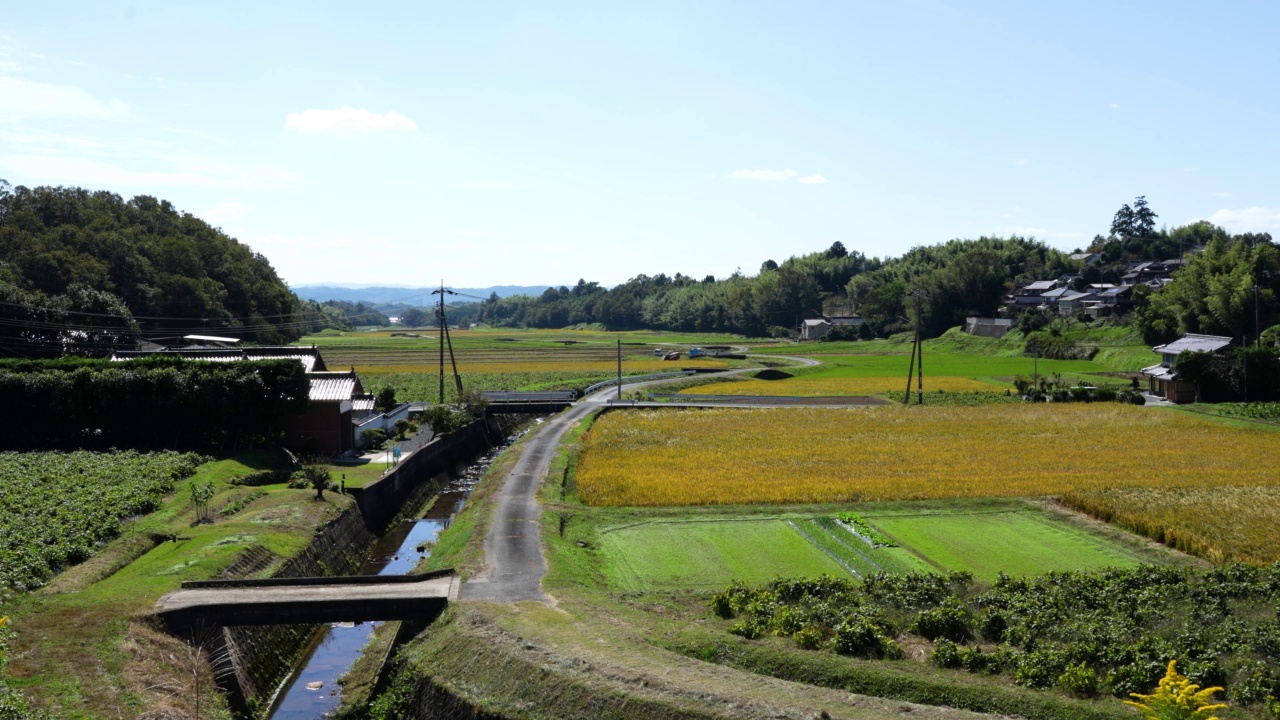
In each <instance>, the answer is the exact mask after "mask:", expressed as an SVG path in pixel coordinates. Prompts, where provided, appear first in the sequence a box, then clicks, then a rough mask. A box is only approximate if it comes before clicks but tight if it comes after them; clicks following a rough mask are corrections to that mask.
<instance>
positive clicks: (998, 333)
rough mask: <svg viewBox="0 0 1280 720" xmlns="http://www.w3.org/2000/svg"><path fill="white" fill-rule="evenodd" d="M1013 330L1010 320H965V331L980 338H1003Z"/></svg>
mask: <svg viewBox="0 0 1280 720" xmlns="http://www.w3.org/2000/svg"><path fill="white" fill-rule="evenodd" d="M1012 329H1013V320H1010V319H1008V318H984V317H968V318H965V319H964V331H965V332H966V333H968V334H969V335H977V336H979V337H993V338H1002V337H1004V336H1005V335H1006V334H1008V332H1009V331H1010V330H1012Z"/></svg>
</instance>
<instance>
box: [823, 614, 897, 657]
mask: <svg viewBox="0 0 1280 720" xmlns="http://www.w3.org/2000/svg"><path fill="white" fill-rule="evenodd" d="M883 640H888V641H889V642H893V641H892V640H889V639H888V638H883ZM895 645H896V643H895ZM831 649H833V650H835V651H836V652H837V653H840V654H841V655H853V656H854V657H867V658H872V657H884V655H885V643H883V642H882V637H881V635H880V629H879V628H878V627H876V625H875V623H873V622H871V621H870V620H868V619H867V618H866V617H862V616H859V615H854V616H852V617H850V618H848V619H846V620H845V621H844V622H842V623H840V625H839V626H837V627H836V628H835V632H834V634H833V635H832V638H831Z"/></svg>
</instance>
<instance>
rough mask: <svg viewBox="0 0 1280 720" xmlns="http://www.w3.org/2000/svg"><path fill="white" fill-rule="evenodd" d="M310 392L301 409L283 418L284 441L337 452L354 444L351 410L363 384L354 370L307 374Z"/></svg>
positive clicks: (312, 449) (307, 449) (309, 449)
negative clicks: (297, 412) (299, 412)
mask: <svg viewBox="0 0 1280 720" xmlns="http://www.w3.org/2000/svg"><path fill="white" fill-rule="evenodd" d="M307 379H308V380H310V381H311V391H310V393H309V394H308V398H309V399H310V400H311V402H310V403H308V404H307V409H306V411H305V412H303V413H301V414H298V415H291V416H289V417H286V418H285V419H284V436H285V444H286V445H288V446H289V447H290V448H294V449H297V450H301V451H303V452H315V453H320V454H323V455H339V454H341V453H344V452H346V451H348V450H351V449H353V448H355V447H356V426H355V422H354V420H353V416H352V412H353V411H354V409H355V397H356V396H357V395H362V394H364V387H363V386H362V385H361V384H360V378H359V376H357V375H356V371H355V370H349V371H346V372H313V373H308V374H307Z"/></svg>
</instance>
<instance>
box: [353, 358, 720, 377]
mask: <svg viewBox="0 0 1280 720" xmlns="http://www.w3.org/2000/svg"><path fill="white" fill-rule="evenodd" d="M689 366H694V367H728V366H729V363H728V362H726V361H724V360H698V361H695V362H665V361H663V360H636V359H634V358H624V359H623V361H622V372H623V374H630V375H636V374H642V373H660V372H671V371H674V370H679V369H681V368H683V367H689ZM617 370H618V363H617V361H616V360H588V361H583V360H565V361H563V362H557V361H555V360H540V361H528V362H525V361H520V362H493V363H465V362H460V363H458V374H459V375H464V376H465V375H492V374H526V375H543V374H546V373H581V374H604V375H608V374H611V373H616V372H617ZM444 371H445V373H446V374H449V373H452V372H453V366H452V364H450V363H449V360H448V358H446V359H445V366H444ZM356 372H358V373H360V374H361V375H363V374H365V373H370V374H372V373H387V372H393V373H425V374H428V375H436V374H438V373H439V372H440V364H439V362H438V361H437V362H436V363H434V364H433V363H419V364H412V363H404V364H395V365H357V366H356Z"/></svg>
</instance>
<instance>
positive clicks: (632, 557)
mask: <svg viewBox="0 0 1280 720" xmlns="http://www.w3.org/2000/svg"><path fill="white" fill-rule="evenodd" d="M864 516H865V517H866V518H867V519H868V520H869V521H871V522H872V524H873V525H875V526H876V527H878V528H879V529H881V531H882V532H886V533H889V534H891V535H892V537H893V539H894V540H895V541H896V542H898V543H899V545H900V547H888V548H875V549H872V548H871V546H870V545H868V544H866V543H865V542H863V541H862V540H860V539H858V538H856V537H854V536H852V535H851V534H849V533H848V532H845V531H843V530H841V529H840V528H839V527H838V526H837V525H835V523H834V522H833V521H832V518H831V517H828V516H815V517H808V518H805V517H801V518H788V517H784V516H773V517H769V516H767V515H766V516H763V517H756V518H751V519H747V518H740V519H732V518H729V519H719V520H711V519H696V518H689V519H655V520H653V521H650V522H645V523H640V524H636V525H628V526H623V527H620V528H617V529H605V530H603V531H602V532H601V534H600V546H601V556H602V558H603V561H604V562H603V566H602V567H603V572H604V575H605V577H606V579H607V581H608V582H609V584H610V585H611V586H612V587H614V588H615V589H618V590H622V591H626V592H644V591H686V590H687V591H705V590H715V589H720V588H722V587H724V585H726V584H728V583H729V582H731V581H733V580H745V581H746V582H748V583H753V584H754V583H761V582H767V581H769V580H772V579H774V578H775V577H817V576H819V575H824V574H825V575H833V576H841V577H853V576H865V575H867V574H870V573H875V572H881V571H883V572H889V573H893V574H900V573H905V572H936V571H940V570H968V571H970V572H972V573H973V574H974V576H975V577H977V578H978V579H979V580H984V581H991V580H994V579H995V577H996V574H997V573H998V572H1005V573H1007V574H1010V575H1014V576H1024V575H1036V574H1040V573H1044V572H1048V571H1051V570H1085V569H1097V568H1102V567H1129V566H1133V565H1137V564H1139V563H1140V562H1141V561H1142V558H1139V557H1138V556H1137V555H1136V554H1135V553H1134V552H1133V551H1131V550H1130V549H1128V548H1125V547H1124V546H1122V545H1120V544H1118V543H1116V542H1114V541H1112V540H1108V539H1106V538H1103V537H1101V536H1098V535H1094V534H1092V533H1090V532H1087V531H1085V530H1082V529H1080V528H1079V527H1076V526H1074V525H1071V524H1068V523H1066V522H1064V521H1062V520H1059V519H1054V518H1051V517H1049V516H1048V515H1046V514H1045V513H1044V512H1042V511H1040V510H1036V509H1033V508H1030V507H1027V506H1025V505H1022V504H1020V503H1009V504H1007V506H1006V507H1004V508H1003V509H998V510H994V511H993V510H972V509H969V508H968V507H967V506H965V505H963V504H961V505H958V506H956V507H955V508H953V509H940V508H937V507H930V508H926V509H924V510H922V511H921V512H912V511H911V509H910V508H908V509H905V510H903V509H898V510H893V511H883V512H876V511H874V510H871V511H864ZM1146 560H1147V561H1148V562H1149V561H1150V558H1146Z"/></svg>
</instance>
